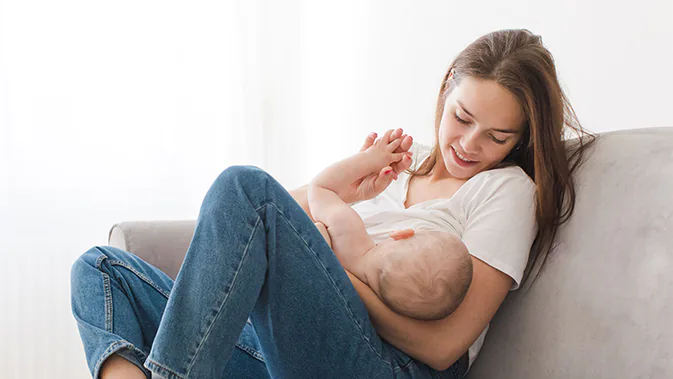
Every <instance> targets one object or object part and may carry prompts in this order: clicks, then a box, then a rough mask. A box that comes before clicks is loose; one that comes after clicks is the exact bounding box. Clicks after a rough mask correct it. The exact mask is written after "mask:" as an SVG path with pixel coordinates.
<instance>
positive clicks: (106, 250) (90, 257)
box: [70, 246, 131, 285]
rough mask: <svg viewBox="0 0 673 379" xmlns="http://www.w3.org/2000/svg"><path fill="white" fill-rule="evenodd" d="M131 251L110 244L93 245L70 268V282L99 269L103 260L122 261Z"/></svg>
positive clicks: (74, 281) (73, 282)
mask: <svg viewBox="0 0 673 379" xmlns="http://www.w3.org/2000/svg"><path fill="white" fill-rule="evenodd" d="M130 254H131V253H129V252H126V251H124V250H121V249H118V248H116V247H112V246H94V247H92V248H90V249H89V250H87V251H86V252H84V254H82V255H80V256H79V257H78V258H77V259H76V260H75V262H74V263H73V264H72V268H71V270H70V277H71V282H72V284H73V285H74V284H75V283H76V282H78V281H79V280H80V279H81V278H82V277H84V276H86V275H87V274H89V273H91V271H92V270H96V271H100V270H101V265H102V263H103V261H105V260H106V259H114V260H120V261H124V260H125V259H126V255H130Z"/></svg>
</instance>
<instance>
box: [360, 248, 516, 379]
mask: <svg viewBox="0 0 673 379" xmlns="http://www.w3.org/2000/svg"><path fill="white" fill-rule="evenodd" d="M472 263H473V275H472V284H471V285H470V288H469V290H468V291H467V295H465V299H464V300H463V302H462V303H461V304H460V306H459V307H458V309H456V311H455V312H454V313H452V314H451V315H450V316H449V317H447V318H445V319H443V320H438V321H420V320H414V319H411V318H408V317H405V316H401V315H399V314H397V313H395V312H393V311H392V310H390V309H389V308H388V307H387V306H386V305H385V304H384V303H383V302H381V300H380V299H379V298H378V296H376V294H375V293H374V292H373V291H372V289H371V288H369V286H367V285H366V284H364V283H362V282H361V281H360V280H358V279H357V278H356V277H355V276H354V275H352V274H351V273H348V276H349V278H350V279H351V282H352V283H353V286H354V287H355V289H356V290H357V292H358V294H359V295H360V298H362V301H363V302H364V304H365V306H366V307H367V310H368V311H369V316H370V319H371V320H372V323H373V324H374V327H375V328H376V331H377V332H378V334H379V335H380V336H381V337H382V338H383V339H385V340H386V341H388V342H389V343H390V344H392V345H393V346H395V347H397V348H398V349H400V350H402V351H404V352H405V353H407V354H408V355H409V356H411V357H413V358H415V359H418V360H419V361H421V362H423V363H425V364H427V365H428V366H430V367H432V368H434V369H435V370H438V371H443V370H446V369H447V368H448V367H450V366H451V365H452V364H453V363H454V362H455V361H457V360H458V359H459V358H460V357H461V356H462V355H463V354H465V352H466V351H467V349H468V348H469V347H470V346H471V345H472V344H473V343H474V341H476V339H477V338H478V337H479V335H480V334H481V332H482V331H483V330H484V328H486V326H487V325H488V323H489V322H490V320H491V319H492V318H493V316H494V315H495V312H496V311H497V310H498V308H499V307H500V304H502V302H503V300H504V299H505V296H506V295H507V292H508V291H509V289H510V288H511V287H512V278H510V277H509V276H508V275H506V274H504V273H502V272H500V271H498V270H497V269H495V268H493V267H491V266H489V265H488V264H486V263H484V262H482V261H480V260H479V259H477V258H474V257H472Z"/></svg>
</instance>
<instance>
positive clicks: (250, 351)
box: [236, 342, 265, 362]
mask: <svg viewBox="0 0 673 379" xmlns="http://www.w3.org/2000/svg"><path fill="white" fill-rule="evenodd" d="M236 346H237V347H238V348H240V349H241V350H243V351H245V352H246V353H248V354H250V355H251V356H252V357H253V358H256V359H257V360H259V361H262V362H265V360H264V356H263V355H262V353H260V352H259V351H257V350H255V349H253V348H252V347H250V346H248V345H244V344H242V343H240V342H236Z"/></svg>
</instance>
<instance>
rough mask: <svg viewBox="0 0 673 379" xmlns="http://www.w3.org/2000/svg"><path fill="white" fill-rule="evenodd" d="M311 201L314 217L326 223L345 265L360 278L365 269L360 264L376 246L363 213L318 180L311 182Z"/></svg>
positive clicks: (309, 200)
mask: <svg viewBox="0 0 673 379" xmlns="http://www.w3.org/2000/svg"><path fill="white" fill-rule="evenodd" d="M308 202H309V207H310V209H311V214H313V218H314V219H315V220H316V221H319V222H321V223H323V224H324V225H325V226H326V231H327V234H328V236H329V238H330V239H331V242H332V244H331V246H332V250H334V253H335V254H336V256H337V258H338V259H339V262H341V265H342V266H343V267H344V268H345V269H346V270H348V271H350V272H351V273H353V274H354V275H355V276H357V277H358V278H360V277H361V276H362V275H361V274H360V272H362V271H363V270H362V269H360V268H359V266H360V264H359V262H360V261H361V258H362V257H363V256H364V254H365V253H366V252H367V251H368V250H369V249H370V248H372V247H374V241H373V240H372V239H371V237H369V234H367V230H366V229H365V224H364V222H362V219H361V218H360V216H359V215H358V214H357V213H356V212H355V211H354V210H353V209H352V208H351V207H350V206H349V205H348V204H346V203H344V202H343V201H342V200H341V198H339V196H337V194H336V193H334V192H333V191H331V190H328V189H325V188H322V187H320V186H318V185H316V184H315V183H314V182H311V184H309V186H308ZM316 226H318V225H316ZM318 229H319V230H320V227H319V226H318ZM321 232H322V231H321ZM326 240H327V238H326ZM328 241H329V240H328ZM328 243H329V242H328ZM363 279H364V278H363Z"/></svg>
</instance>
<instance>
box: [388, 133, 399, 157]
mask: <svg viewBox="0 0 673 379" xmlns="http://www.w3.org/2000/svg"><path fill="white" fill-rule="evenodd" d="M401 144H402V138H397V139H395V140H394V141H392V142H391V143H389V144H388V146H386V151H387V152H389V153H392V152H393V151H395V149H397V148H398V147H399V146H400V145H401ZM400 159H402V158H401V157H400Z"/></svg>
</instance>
